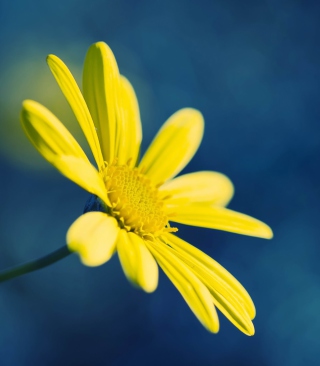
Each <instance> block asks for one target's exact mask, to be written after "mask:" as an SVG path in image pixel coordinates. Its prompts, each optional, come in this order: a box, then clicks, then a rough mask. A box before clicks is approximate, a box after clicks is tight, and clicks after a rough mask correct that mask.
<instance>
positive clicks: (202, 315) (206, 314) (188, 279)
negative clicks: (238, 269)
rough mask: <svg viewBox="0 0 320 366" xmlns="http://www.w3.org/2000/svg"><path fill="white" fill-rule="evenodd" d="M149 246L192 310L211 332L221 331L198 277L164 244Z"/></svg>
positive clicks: (208, 294) (209, 299)
mask: <svg viewBox="0 0 320 366" xmlns="http://www.w3.org/2000/svg"><path fill="white" fill-rule="evenodd" d="M146 243H147V246H148V248H149V250H150V251H151V253H152V254H153V256H154V257H155V259H156V260H157V262H158V263H159V265H160V267H161V268H162V269H163V271H164V272H165V274H166V275H167V276H168V277H169V279H170V280H171V281H172V283H173V284H174V286H175V287H176V288H177V289H178V291H179V292H180V293H181V295H182V297H183V298H184V299H185V301H186V302H187V304H188V305H189V307H190V309H191V310H192V311H193V313H194V314H195V316H196V317H197V318H198V319H199V321H200V322H201V323H202V324H203V326H204V327H206V328H207V329H208V330H209V331H210V332H213V333H217V332H218V331H219V319H218V315H217V312H216V310H215V308H214V305H213V302H212V297H211V295H210V293H209V291H208V289H207V288H206V286H205V285H204V284H203V283H202V282H201V281H200V280H199V279H198V277H197V276H196V275H195V274H194V273H193V272H192V271H191V270H190V269H189V268H188V267H187V266H186V265H185V263H184V262H183V261H181V260H180V259H179V258H178V257H177V256H175V255H174V254H173V253H172V251H171V250H170V249H169V247H167V246H165V245H163V243H161V242H159V243H153V242H151V241H147V242H146Z"/></svg>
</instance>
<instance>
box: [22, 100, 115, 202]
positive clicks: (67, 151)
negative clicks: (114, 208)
mask: <svg viewBox="0 0 320 366" xmlns="http://www.w3.org/2000/svg"><path fill="white" fill-rule="evenodd" d="M21 123H22V127H23V129H24V131H25V133H26V135H27V136H28V138H29V139H30V141H31V142H32V144H33V145H34V146H35V148H36V149H37V150H38V151H39V153H40V154H41V155H42V156H43V157H44V158H45V159H46V160H48V161H49V162H50V163H51V164H52V165H53V166H54V167H56V168H57V169H58V170H59V171H60V172H61V173H62V174H63V175H65V176H66V177H67V178H69V179H70V180H72V181H73V182H74V183H76V184H78V185H79V186H80V187H82V188H84V189H85V190H87V191H88V192H91V193H93V194H96V195H97V196H99V197H100V198H101V199H102V200H103V201H104V202H105V203H106V204H110V203H109V199H108V196H107V193H106V188H105V185H104V182H103V179H102V177H101V176H100V175H99V173H98V172H97V170H96V169H95V168H94V167H93V166H92V165H91V163H90V162H89V160H88V158H87V157H86V155H85V153H84V152H83V150H82V149H81V147H80V146H79V144H78V143H77V141H76V140H75V139H74V138H73V136H72V135H71V134H70V132H69V131H68V130H67V129H66V128H65V127H64V126H63V124H62V123H61V122H60V121H59V120H58V119H57V118H56V117H55V116H54V115H53V114H52V113H51V112H50V111H49V110H48V109H47V108H45V107H44V106H42V105H41V104H39V103H37V102H34V101H32V100H26V101H24V102H23V106H22V111H21Z"/></svg>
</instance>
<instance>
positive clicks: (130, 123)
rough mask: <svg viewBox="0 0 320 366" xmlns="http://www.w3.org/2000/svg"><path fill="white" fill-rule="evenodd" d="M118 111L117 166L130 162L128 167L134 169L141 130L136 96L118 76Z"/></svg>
mask: <svg viewBox="0 0 320 366" xmlns="http://www.w3.org/2000/svg"><path fill="white" fill-rule="evenodd" d="M119 86H120V90H119V98H118V100H119V102H118V106H119V110H120V114H121V121H119V122H118V126H119V125H120V123H121V126H119V128H118V129H117V131H118V133H119V136H117V146H116V156H117V157H118V159H119V160H118V164H126V163H127V162H128V161H129V160H130V166H131V167H134V166H135V164H136V162H137V159H138V155H139V150H140V144H141V140H142V128H141V120H140V112H139V105H138V100H137V97H136V94H135V92H134V89H133V87H132V85H131V84H130V82H129V81H128V80H127V79H126V78H125V77H124V76H120V85H119Z"/></svg>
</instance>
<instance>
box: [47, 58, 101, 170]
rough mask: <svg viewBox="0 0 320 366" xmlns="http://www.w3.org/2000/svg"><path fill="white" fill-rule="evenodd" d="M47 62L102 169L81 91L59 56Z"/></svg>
mask: <svg viewBox="0 0 320 366" xmlns="http://www.w3.org/2000/svg"><path fill="white" fill-rule="evenodd" d="M47 62H48V65H49V67H50V70H51V72H52V74H53V76H54V77H55V79H56V81H57V83H58V84H59V86H60V89H61V91H62V93H63V94H64V96H65V97H66V99H67V101H68V103H69V104H70V107H71V109H72V110H73V113H74V114H75V116H76V118H77V120H78V122H79V124H80V126H81V129H82V131H83V133H84V135H85V137H86V139H87V141H88V144H89V146H90V148H91V151H92V153H93V156H94V158H95V160H96V162H97V165H98V168H99V169H100V167H101V166H102V165H103V158H102V154H101V149H100V144H99V139H98V136H97V132H96V129H95V126H94V124H93V121H92V118H91V115H90V113H89V110H88V107H87V105H86V102H85V101H84V98H83V96H82V94H81V91H80V89H79V87H78V85H77V83H76V81H75V79H74V77H73V76H72V74H71V72H70V71H69V69H68V68H67V66H66V65H65V64H64V63H63V62H62V61H61V60H60V59H59V58H58V57H57V56H54V55H49V56H48V57H47Z"/></svg>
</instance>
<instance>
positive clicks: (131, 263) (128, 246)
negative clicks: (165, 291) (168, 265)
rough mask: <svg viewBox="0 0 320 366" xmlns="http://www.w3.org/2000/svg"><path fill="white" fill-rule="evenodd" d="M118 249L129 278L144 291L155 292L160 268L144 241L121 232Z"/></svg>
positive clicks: (124, 231)
mask: <svg viewBox="0 0 320 366" xmlns="http://www.w3.org/2000/svg"><path fill="white" fill-rule="evenodd" d="M117 249H118V254H119V259H120V262H121V265H122V268H123V271H124V273H125V275H126V276H127V278H128V279H129V280H130V281H131V282H132V283H133V284H135V285H138V286H140V287H141V288H142V289H143V290H144V291H146V292H153V291H154V290H155V289H156V288H157V286H158V266H157V263H156V261H155V259H154V258H153V256H152V255H151V253H150V252H149V250H148V249H147V247H146V245H145V243H144V241H143V239H142V238H140V237H139V236H138V235H136V234H134V233H128V232H127V231H126V230H121V231H120V233H119V236H118V240H117Z"/></svg>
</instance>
